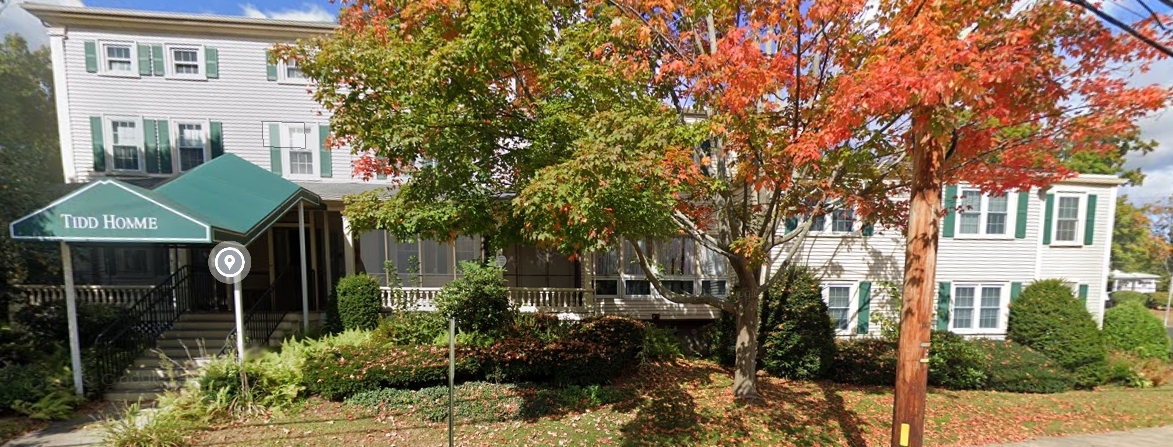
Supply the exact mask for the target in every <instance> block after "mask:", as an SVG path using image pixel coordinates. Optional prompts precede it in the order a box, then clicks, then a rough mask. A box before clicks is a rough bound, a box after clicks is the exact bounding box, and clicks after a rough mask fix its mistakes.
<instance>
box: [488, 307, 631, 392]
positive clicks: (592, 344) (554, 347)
mask: <svg viewBox="0 0 1173 447" xmlns="http://www.w3.org/2000/svg"><path fill="white" fill-rule="evenodd" d="M643 345H644V325H643V323H641V322H639V321H636V320H631V319H627V318H620V317H601V318H589V319H586V320H583V321H582V322H580V323H578V324H577V325H575V326H574V327H572V328H571V330H570V333H569V334H568V335H567V337H566V338H565V339H564V340H561V341H554V342H546V341H542V340H540V339H537V338H533V337H518V338H509V339H505V340H501V341H499V342H497V343H495V344H493V345H492V346H489V347H488V348H485V349H483V350H481V352H480V357H479V363H480V364H481V365H482V367H483V368H484V373H485V376H486V377H487V378H489V379H490V380H494V381H501V382H521V381H535V382H543V381H553V382H556V383H559V384H564V385H592V384H602V383H607V382H610V381H611V380H613V379H615V378H616V377H618V376H619V375H621V374H623V373H624V372H626V371H627V370H629V369H630V368H632V367H634V366H636V365H637V364H638V363H639V360H640V355H641V351H642V349H643Z"/></svg>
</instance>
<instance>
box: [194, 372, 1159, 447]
mask: <svg viewBox="0 0 1173 447" xmlns="http://www.w3.org/2000/svg"><path fill="white" fill-rule="evenodd" d="M731 381H732V378H731V373H730V372H729V371H727V370H725V369H722V368H720V367H719V366H717V365H716V364H713V363H710V362H706V361H694V360H683V361H680V362H678V363H675V364H657V365H651V366H649V367H645V368H643V369H642V371H641V372H640V373H639V374H638V375H637V376H636V377H634V378H632V379H630V380H629V381H627V382H625V383H620V384H617V387H618V388H619V389H623V390H626V391H627V392H625V393H620V394H622V395H624V396H626V397H625V398H624V399H622V400H621V401H619V402H616V403H611V404H608V405H604V406H600V407H591V406H589V405H570V406H567V408H566V409H565V411H561V412H553V413H552V415H550V416H545V417H541V418H536V419H527V420H515V421H506V422H490V421H478V420H475V419H473V420H467V419H466V420H458V421H457V424H456V438H457V439H456V444H457V445H462V446H494V447H496V446H502V445H510V446H513V445H523V446H524V445H529V446H547V445H579V446H595V445H626V446H645V445H646V446H675V445H698V446H710V445H722V446H724V445H746V446H758V445H762V446H766V445H769V446H774V445H777V446H850V447H864V446H866V447H877V446H884V445H887V437H888V430H889V428H888V421H889V420H890V419H889V418H890V417H891V416H890V415H891V408H892V393H891V390H890V389H888V388H884V387H854V386H847V385H840V384H833V383H830V382H799V381H787V380H780V379H775V378H772V377H764V376H763V377H761V380H760V382H759V387H760V391H761V393H762V394H763V397H765V399H766V401H765V402H764V403H761V404H755V405H738V404H735V403H734V402H733V399H732V396H731V395H730V393H729V387H730V384H731ZM1167 424H1173V388H1171V387H1169V386H1164V387H1159V388H1149V389H1125V388H1105V389H1100V390H1096V391H1076V392H1068V393H1060V394H1050V395H1038V394H1015V393H999V392H988V391H944V390H933V391H930V394H929V400H928V415H927V424H926V438H927V439H928V445H933V446H971V445H984V444H989V443H998V442H1011V441H1020V440H1026V439H1030V438H1034V437H1039V436H1062V435H1072V434H1079V433H1091V432H1104V431H1115V430H1126V429H1132V428H1140V427H1152V426H1160V425H1167ZM194 441H195V442H194V444H196V445H257V446H333V445H396V446H439V445H446V444H447V424H446V423H445V422H439V423H434V422H427V421H425V420H423V419H421V418H419V417H416V416H414V415H413V414H411V411H410V410H409V411H406V412H404V411H400V412H395V411H388V410H386V409H374V408H364V407H356V406H352V405H347V404H345V403H339V402H326V401H322V400H310V401H308V402H307V403H305V404H304V405H302V406H300V407H298V408H295V409H293V410H291V411H289V412H288V414H285V415H271V414H270V415H264V416H258V417H254V418H251V419H246V420H241V421H237V422H235V423H232V424H229V425H225V426H218V427H212V428H209V429H208V430H205V431H203V432H200V433H198V434H197V435H196V437H195V439H194Z"/></svg>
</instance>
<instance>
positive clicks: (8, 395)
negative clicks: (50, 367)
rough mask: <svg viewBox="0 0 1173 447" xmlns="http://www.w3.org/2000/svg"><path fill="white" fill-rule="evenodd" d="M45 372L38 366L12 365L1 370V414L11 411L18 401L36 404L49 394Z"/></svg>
mask: <svg viewBox="0 0 1173 447" xmlns="http://www.w3.org/2000/svg"><path fill="white" fill-rule="evenodd" d="M44 374H45V371H44V369H43V368H42V367H38V366H37V365H11V366H5V367H3V368H0V383H3V384H4V386H0V413H7V412H9V411H11V409H12V404H14V403H16V402H17V401H25V402H36V401H38V400H40V399H41V398H42V397H44V396H45V395H46V394H48V392H49V390H48V389H47V388H46V387H45V383H44Z"/></svg>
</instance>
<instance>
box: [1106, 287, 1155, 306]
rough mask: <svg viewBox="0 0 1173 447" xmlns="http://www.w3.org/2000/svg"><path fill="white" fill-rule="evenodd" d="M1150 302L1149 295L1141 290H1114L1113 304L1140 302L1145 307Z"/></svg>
mask: <svg viewBox="0 0 1173 447" xmlns="http://www.w3.org/2000/svg"><path fill="white" fill-rule="evenodd" d="M1148 302H1149V296H1148V295H1145V294H1143V293H1140V292H1133V291H1131V290H1120V291H1116V292H1112V306H1122V305H1125V304H1139V305H1140V306H1141V307H1145V306H1147V303H1148Z"/></svg>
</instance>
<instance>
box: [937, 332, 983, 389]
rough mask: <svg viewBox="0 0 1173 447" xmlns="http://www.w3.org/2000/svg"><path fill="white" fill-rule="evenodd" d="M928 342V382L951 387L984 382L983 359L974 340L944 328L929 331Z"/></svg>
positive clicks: (978, 386)
mask: <svg viewBox="0 0 1173 447" xmlns="http://www.w3.org/2000/svg"><path fill="white" fill-rule="evenodd" d="M930 340H931V342H930V343H929V384H931V385H933V386H939V387H941V388H948V389H951V390H980V389H982V388H983V387H985V385H986V377H987V367H986V363H985V361H986V359H985V356H984V355H983V353H982V350H981V348H979V347H978V346H977V345H975V344H974V343H972V342H970V341H968V340H966V339H965V338H963V337H962V336H960V335H957V334H954V333H952V332H948V331H933V334H932V337H931V339H930Z"/></svg>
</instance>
